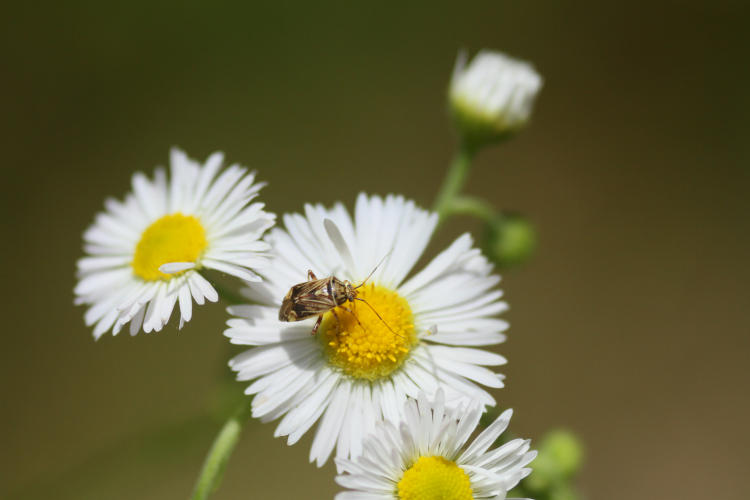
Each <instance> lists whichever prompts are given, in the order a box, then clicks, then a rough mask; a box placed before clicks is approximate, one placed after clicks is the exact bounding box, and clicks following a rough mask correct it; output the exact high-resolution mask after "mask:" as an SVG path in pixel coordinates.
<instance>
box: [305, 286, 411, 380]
mask: <svg viewBox="0 0 750 500" xmlns="http://www.w3.org/2000/svg"><path fill="white" fill-rule="evenodd" d="M357 294H358V297H359V298H361V299H363V300H365V301H367V304H365V303H364V302H362V301H359V300H355V301H354V302H346V303H345V304H343V305H342V306H339V307H337V308H335V309H334V310H333V311H331V312H328V313H326V315H325V317H324V318H323V323H322V324H321V327H320V332H321V333H320V335H319V338H320V340H321V342H322V343H323V348H324V350H325V352H326V354H327V357H328V361H329V363H331V364H332V365H333V366H336V367H338V368H340V369H341V370H342V371H343V372H344V373H346V374H347V375H349V376H351V377H354V378H360V379H367V380H376V379H379V378H381V377H386V376H388V375H390V374H391V373H392V372H393V371H394V370H396V369H397V368H398V367H399V366H401V364H402V363H403V362H404V360H405V359H406V357H407V356H408V355H409V351H410V350H411V348H412V347H413V346H414V345H415V344H416V343H417V338H416V334H415V332H414V317H413V316H412V313H411V308H410V307H409V303H408V302H407V301H406V300H405V299H404V298H403V297H401V296H400V295H399V294H397V293H396V292H394V291H391V290H389V289H387V288H383V287H380V286H375V285H366V286H364V287H362V288H359V289H357ZM368 304H369V306H368ZM347 309H348V310H347ZM375 311H377V313H378V314H379V315H380V318H378V316H377V314H375ZM381 318H382V319H381Z"/></svg>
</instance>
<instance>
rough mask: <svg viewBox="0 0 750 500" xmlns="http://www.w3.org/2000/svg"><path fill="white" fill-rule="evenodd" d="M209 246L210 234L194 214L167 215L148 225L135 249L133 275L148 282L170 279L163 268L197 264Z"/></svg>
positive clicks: (169, 275)
mask: <svg viewBox="0 0 750 500" xmlns="http://www.w3.org/2000/svg"><path fill="white" fill-rule="evenodd" d="M206 245H207V242H206V231H205V230H204V229H203V226H202V225H201V223H200V221H199V220H198V219H197V218H196V217H193V216H192V215H182V214H181V213H175V214H171V215H165V216H164V217H162V218H160V219H158V220H157V221H155V222H154V223H153V224H151V225H150V226H148V227H147V228H146V230H145V231H143V234H142V235H141V240H140V241H139V242H138V245H137V246H136V247H135V256H134V257H133V263H132V265H133V272H134V273H135V274H136V276H139V277H141V278H143V279H144V280H147V281H154V280H159V279H169V278H172V277H173V276H175V275H174V274H165V273H163V272H161V271H159V267H160V266H161V265H163V264H167V263H169V262H196V261H197V260H198V258H199V257H200V255H201V253H203V250H205V248H206Z"/></svg>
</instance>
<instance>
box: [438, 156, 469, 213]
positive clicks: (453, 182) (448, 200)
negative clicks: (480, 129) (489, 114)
mask: <svg viewBox="0 0 750 500" xmlns="http://www.w3.org/2000/svg"><path fill="white" fill-rule="evenodd" d="M474 154H475V149H474V148H472V147H470V146H469V143H468V142H467V141H461V142H460V143H459V146H458V150H457V151H456V155H455V156H454V157H453V161H452V162H451V164H450V167H448V172H447V173H446V175H445V179H444V180H443V185H442V186H441V188H440V191H439V192H438V195H437V198H436V199H435V205H434V206H433V210H434V211H435V212H437V214H438V217H439V223H442V222H443V221H444V220H445V218H446V217H447V216H448V215H450V214H451V208H452V207H453V205H454V203H455V200H456V198H457V197H458V195H459V193H461V190H462V189H463V187H464V185H465V184H466V180H467V179H468V177H469V172H470V171H471V164H472V161H473V160H474Z"/></svg>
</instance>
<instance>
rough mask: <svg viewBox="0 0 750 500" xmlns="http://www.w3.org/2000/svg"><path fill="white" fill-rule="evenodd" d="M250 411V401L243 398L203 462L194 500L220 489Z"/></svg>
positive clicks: (205, 497)
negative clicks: (225, 470)
mask: <svg viewBox="0 0 750 500" xmlns="http://www.w3.org/2000/svg"><path fill="white" fill-rule="evenodd" d="M249 413H250V403H249V401H247V400H245V399H243V401H242V402H241V403H240V407H239V408H238V409H237V411H235V412H234V413H233V414H232V416H231V417H229V419H228V420H227V421H226V422H225V423H224V426H223V427H222V428H221V430H220V431H219V434H217V436H216V438H215V439H214V442H213V444H212V445H211V449H210V450H209V451H208V455H206V459H205V461H204V462H203V467H202V468H201V473H200V475H199V476H198V480H197V481H196V482H195V490H194V491H193V496H192V497H191V498H192V500H205V499H207V498H208V497H209V495H211V494H212V493H213V492H214V491H216V490H217V489H218V487H219V484H221V479H222V477H223V475H224V469H225V468H226V466H227V462H228V461H229V457H230V456H231V455H232V452H233V451H234V448H235V446H237V442H238V441H239V438H240V434H241V432H242V426H243V425H244V424H245V422H246V421H247V419H248V417H249V416H250V415H249Z"/></svg>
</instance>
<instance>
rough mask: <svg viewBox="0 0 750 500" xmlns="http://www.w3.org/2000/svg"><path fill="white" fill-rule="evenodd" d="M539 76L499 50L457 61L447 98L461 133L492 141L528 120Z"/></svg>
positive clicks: (460, 55) (472, 138)
mask: <svg viewBox="0 0 750 500" xmlns="http://www.w3.org/2000/svg"><path fill="white" fill-rule="evenodd" d="M541 87H542V78H541V77H540V76H539V74H538V73H537V72H536V71H535V70H534V68H533V66H531V65H530V64H528V63H526V62H524V61H519V60H517V59H513V58H512V57H508V56H506V55H505V54H502V53H500V52H494V51H490V50H482V51H480V52H479V53H478V54H477V55H476V57H474V59H473V60H472V61H471V62H470V63H469V64H468V65H467V62H466V54H465V53H464V52H461V53H460V54H459V56H458V59H457V60H456V66H455V68H454V70H453V78H452V79H451V84H450V93H449V99H450V104H451V108H452V110H453V115H454V116H455V117H456V120H457V121H458V124H459V126H460V128H461V129H462V132H463V133H464V134H465V135H467V136H469V137H468V138H469V139H470V140H474V141H479V142H482V141H491V140H494V139H498V138H501V137H503V136H505V135H506V134H508V133H509V132H512V131H515V130H517V129H519V128H521V127H523V126H524V125H525V124H526V122H527V121H528V120H529V116H530V115H531V110H532V107H533V104H534V99H535V98H536V95H537V93H538V92H539V90H540V89H541Z"/></svg>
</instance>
